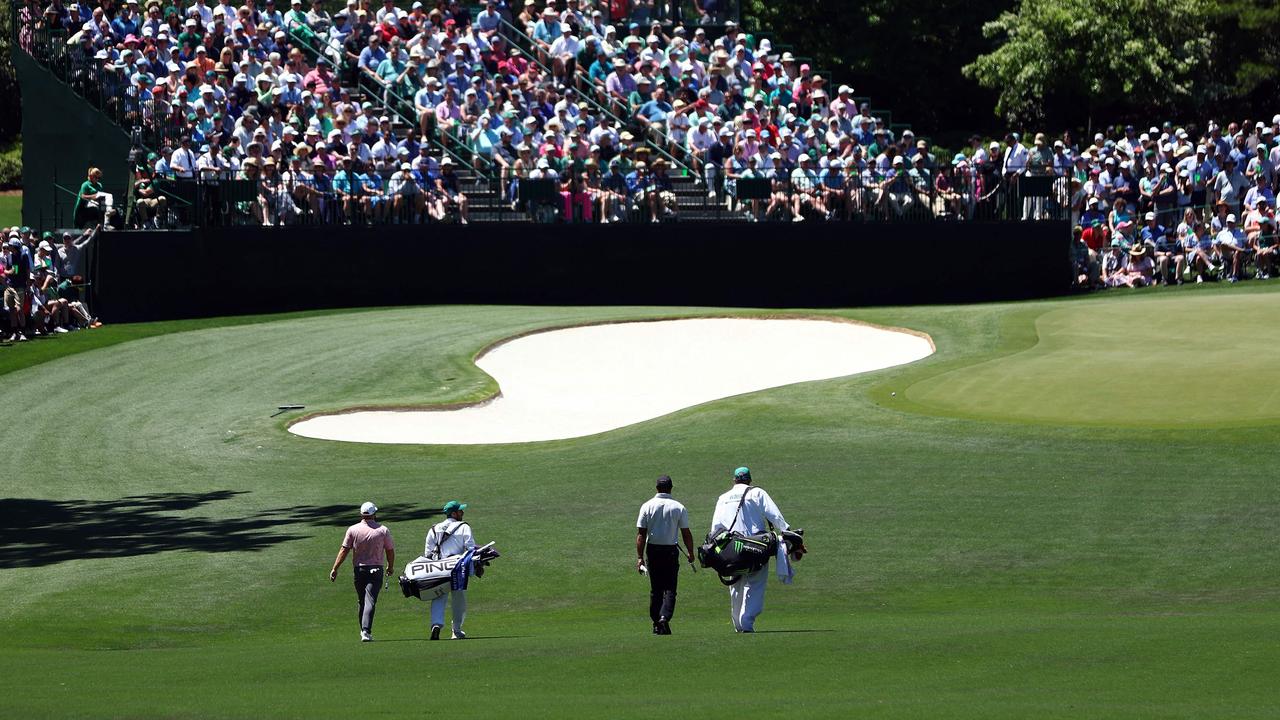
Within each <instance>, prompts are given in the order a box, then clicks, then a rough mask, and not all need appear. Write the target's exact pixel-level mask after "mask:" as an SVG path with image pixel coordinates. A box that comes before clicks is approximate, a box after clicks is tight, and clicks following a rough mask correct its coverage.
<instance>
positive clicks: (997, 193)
mask: <svg viewBox="0 0 1280 720" xmlns="http://www.w3.org/2000/svg"><path fill="white" fill-rule="evenodd" d="M402 1H404V0H381V2H375V1H373V0H347V2H346V6H345V8H342V9H340V10H338V11H336V12H333V13H330V12H329V11H328V10H326V5H325V4H324V3H322V2H320V0H310V4H309V7H307V6H304V2H303V0H289V7H288V9H285V8H283V7H277V4H276V1H275V0H246V2H245V3H244V4H243V5H236V4H233V3H232V2H231V0H218V2H217V4H208V3H207V2H206V0H195V2H193V3H189V4H188V3H186V2H183V3H180V4H174V3H173V2H172V0H150V1H149V2H146V3H145V4H144V5H141V6H140V5H139V2H138V0H125V1H124V2H123V3H120V2H117V1H116V0H102V1H101V2H100V3H99V4H97V5H88V4H79V5H77V4H69V5H64V4H63V2H62V0H53V2H52V3H51V4H49V5H48V6H40V5H37V4H35V3H34V0H32V4H30V5H28V6H26V9H25V12H26V13H27V18H28V20H29V21H30V22H31V27H33V28H43V29H46V30H53V31H55V32H59V33H65V38H61V37H60V41H62V42H64V43H65V44H66V45H67V47H68V53H69V54H70V55H71V57H72V58H73V60H74V61H73V62H72V65H73V66H75V67H84V68H87V72H89V73H97V75H96V77H99V78H100V79H101V83H99V85H100V86H101V87H105V88H106V89H105V90H103V91H102V93H101V94H102V100H103V102H105V103H107V104H111V105H113V107H115V108H117V110H118V112H117V115H119V116H122V117H125V118H129V119H131V120H130V122H131V123H132V124H134V125H138V126H140V127H141V128H143V130H144V132H143V135H144V137H147V138H154V141H153V142H152V143H151V146H152V147H153V148H154V150H155V152H151V153H148V154H146V156H145V158H141V162H140V163H139V169H138V173H137V177H136V178H134V186H133V188H132V192H131V193H130V195H131V196H132V199H133V203H134V204H133V208H134V215H133V217H134V220H135V222H136V223H139V224H142V225H163V224H164V223H165V222H166V218H167V217H169V216H170V215H172V213H174V212H175V211H176V210H175V207H174V206H175V204H176V203H174V202H172V201H171V200H172V198H171V197H170V195H169V194H168V193H167V191H166V190H165V188H166V184H165V183H166V182H167V181H170V180H195V179H204V180H232V179H236V180H242V181H248V182H247V184H248V186H249V187H250V188H251V190H250V191H248V192H244V193H239V194H228V195H227V196H226V197H225V198H224V199H225V200H226V202H227V204H226V207H228V208H230V209H231V210H233V211H235V212H239V213H242V214H244V215H246V216H248V217H249V218H250V219H251V221H252V222H256V223H262V224H284V223H291V222H297V221H303V220H305V219H307V218H321V219H323V220H325V221H333V222H428V221H444V220H450V221H457V222H464V223H465V222H467V221H468V218H469V215H470V205H471V202H470V198H469V197H468V192H467V191H466V190H467V188H468V185H467V183H466V178H468V177H471V176H473V175H482V176H485V177H488V178H490V179H491V181H492V182H493V183H494V186H495V187H496V188H497V189H498V190H497V192H498V194H499V195H500V196H501V201H502V202H503V203H505V204H510V205H511V206H512V207H515V208H519V209H526V210H534V209H535V205H534V203H531V202H530V201H529V200H527V198H526V195H527V193H526V192H525V191H524V190H528V186H529V185H531V184H533V183H532V181H541V184H542V186H543V187H544V188H545V187H546V185H547V184H548V183H550V184H551V185H552V186H553V191H552V192H551V193H549V194H544V196H543V197H542V198H541V200H540V202H541V203H542V205H541V206H540V207H541V208H542V209H546V208H547V207H550V208H551V209H552V210H553V211H554V213H555V215H557V216H559V217H561V218H564V219H578V220H583V221H588V222H594V221H598V222H601V223H607V222H616V221H623V220H641V221H650V222H659V221H661V220H663V219H666V218H671V217H675V216H677V215H678V214H679V213H680V212H681V209H682V203H681V202H680V201H679V200H680V197H679V194H678V192H677V191H678V189H679V187H680V186H681V184H682V183H683V185H684V186H686V187H687V186H688V184H689V183H690V182H693V183H696V184H697V185H698V187H699V188H700V189H698V190H697V192H698V193H705V196H706V201H705V204H706V205H710V206H715V207H719V208H727V209H728V210H729V211H731V212H733V213H741V216H742V217H743V218H745V219H750V220H762V219H773V220H787V221H792V222H804V221H806V220H823V219H853V218H855V217H857V218H866V217H879V218H898V217H903V218H937V217H944V218H955V219H988V218H1011V219H1038V218H1047V217H1056V218H1064V217H1068V216H1069V217H1070V219H1071V220H1072V224H1073V225H1074V226H1076V227H1077V231H1076V244H1075V253H1076V254H1075V262H1076V269H1077V271H1078V276H1079V281H1080V283H1081V284H1084V285H1092V286H1115V285H1144V284H1152V283H1159V282H1182V281H1184V280H1190V279H1195V280H1197V281H1203V280H1204V279H1214V278H1218V279H1225V280H1228V281H1235V280H1238V279H1241V278H1244V277H1246V276H1255V277H1269V276H1271V275H1273V274H1274V273H1275V272H1276V271H1275V268H1274V262H1273V259H1272V258H1273V254H1274V250H1273V247H1274V245H1273V243H1274V237H1275V220H1274V202H1275V201H1274V197H1275V192H1276V190H1277V189H1280V143H1278V142H1277V137H1278V136H1280V115H1277V116H1275V117H1273V118H1271V122H1270V123H1267V122H1264V121H1252V120H1250V121H1244V122H1238V123H1237V122H1228V123H1225V124H1220V123H1218V122H1216V121H1212V120H1211V121H1209V122H1207V123H1205V125H1204V126H1203V127H1196V126H1186V127H1177V126H1175V125H1173V124H1171V123H1164V124H1163V125H1159V126H1152V127H1150V128H1149V129H1146V130H1142V129H1139V128H1135V127H1132V126H1129V127H1124V128H1114V129H1107V130H1104V131H1102V132H1098V133H1097V134H1095V135H1094V136H1093V137H1092V138H1085V139H1083V140H1081V141H1078V140H1077V139H1076V138H1074V137H1073V136H1072V135H1071V134H1069V133H1066V134H1063V135H1061V136H1058V137H1054V138H1049V137H1047V136H1046V135H1044V134H1035V135H1033V136H1030V137H1025V138H1024V137H1022V136H1021V135H1019V134H1018V133H1009V134H1008V135H1007V136H1006V137H1004V138H1002V139H1000V140H994V141H989V140H983V139H981V138H978V137H974V138H972V139H971V141H970V143H969V147H968V148H963V149H962V151H961V152H956V153H947V154H944V155H943V157H941V158H940V157H938V156H937V155H936V154H935V152H934V150H935V149H934V148H933V147H931V145H930V143H929V142H928V141H927V140H926V139H925V138H918V137H916V136H915V135H914V134H913V133H912V131H911V130H909V129H904V130H902V131H901V132H895V131H894V129H893V128H891V127H889V125H888V124H887V123H885V122H883V121H882V119H881V118H879V117H877V116H876V114H875V113H874V112H873V111H872V110H871V108H870V106H869V105H868V103H867V102H866V101H865V99H862V100H859V99H858V98H856V96H855V94H854V93H855V91H854V88H852V87H849V86H848V85H839V86H833V85H831V84H829V83H828V80H827V78H824V77H823V76H822V75H821V74H819V73H817V72H815V71H814V70H813V68H811V67H810V66H809V65H808V64H806V63H805V62H803V61H800V60H799V59H797V58H796V57H795V56H794V55H793V54H792V53H791V52H789V51H783V52H775V51H774V48H773V45H772V42H771V41H770V40H769V39H768V38H757V37H755V36H753V35H752V34H750V33H747V32H744V31H743V30H742V29H741V28H739V27H738V26H737V25H736V24H735V23H734V22H733V20H732V19H729V18H728V17H727V16H725V15H724V14H723V10H724V8H723V3H720V2H717V1H716V0H699V1H698V2H694V3H685V5H684V6H683V7H681V5H680V4H679V3H669V2H661V3H652V2H649V3H645V2H636V3H629V2H611V3H609V4H608V5H607V6H605V5H604V4H602V3H600V4H598V3H593V2H591V1H590V0H567V1H566V0H527V2H519V0H516V2H514V3H512V4H510V5H509V4H508V3H507V2H506V0H489V2H486V3H485V4H484V6H483V8H482V9H480V10H479V11H478V12H475V13H473V12H472V10H471V9H470V8H469V7H468V6H464V5H461V4H459V3H458V2H457V1H456V0H435V1H434V2H428V3H427V4H425V5H424V3H423V2H420V1H415V2H413V3H412V4H411V5H410V6H409V7H407V8H406V7H401V6H400V5H399V4H397V3H398V2H402ZM690 9H692V12H690ZM695 15H696V17H694V16H695ZM684 20H688V21H689V22H688V25H686V24H685V23H684V22H683V21H684ZM650 21H651V22H650ZM24 27H25V26H24ZM32 37H34V35H33V34H31V33H28V34H27V36H26V41H27V42H30V41H31V38H32ZM85 77H86V78H88V77H89V76H88V75H86V76H85ZM126 125H127V126H129V125H130V123H129V122H126ZM686 174H687V175H688V176H689V177H688V178H686V177H685V176H686ZM522 185H524V186H526V187H525V188H524V190H522ZM470 187H477V186H474V185H473V186H470ZM684 197H685V198H686V206H687V197H688V193H687V192H686V193H685V196H684ZM77 219H78V221H79V222H81V223H82V224H87V223H93V222H96V221H98V220H100V219H101V218H100V217H98V216H96V215H94V214H92V213H91V214H88V215H86V216H83V217H79V218H77Z"/></svg>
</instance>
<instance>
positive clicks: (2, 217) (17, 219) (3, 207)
mask: <svg viewBox="0 0 1280 720" xmlns="http://www.w3.org/2000/svg"><path fill="white" fill-rule="evenodd" d="M21 224H22V196H21V195H5V194H0V227H11V226H13V225H21Z"/></svg>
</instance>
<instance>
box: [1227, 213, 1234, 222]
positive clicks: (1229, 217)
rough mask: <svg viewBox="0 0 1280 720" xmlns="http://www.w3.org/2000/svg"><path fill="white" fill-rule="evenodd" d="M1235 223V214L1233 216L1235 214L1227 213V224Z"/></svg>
mask: <svg viewBox="0 0 1280 720" xmlns="http://www.w3.org/2000/svg"><path fill="white" fill-rule="evenodd" d="M1235 221H1236V214H1235V213H1227V222H1231V223H1233V222H1235Z"/></svg>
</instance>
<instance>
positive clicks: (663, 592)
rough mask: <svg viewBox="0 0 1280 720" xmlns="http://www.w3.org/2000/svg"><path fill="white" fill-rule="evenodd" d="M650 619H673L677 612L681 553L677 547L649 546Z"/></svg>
mask: <svg viewBox="0 0 1280 720" xmlns="http://www.w3.org/2000/svg"><path fill="white" fill-rule="evenodd" d="M645 554H646V555H647V556H648V557H649V618H650V619H651V620H653V621H654V622H658V619H659V618H666V619H667V620H670V619H671V616H672V615H674V614H675V612H676V581H677V580H678V579H679V577H680V551H679V548H678V547H676V546H675V545H649V546H648V547H647V548H645Z"/></svg>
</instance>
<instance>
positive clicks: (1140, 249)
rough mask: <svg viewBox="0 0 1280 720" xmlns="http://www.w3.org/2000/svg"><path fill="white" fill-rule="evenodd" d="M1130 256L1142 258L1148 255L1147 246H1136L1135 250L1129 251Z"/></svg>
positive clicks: (1141, 244) (1142, 244)
mask: <svg viewBox="0 0 1280 720" xmlns="http://www.w3.org/2000/svg"><path fill="white" fill-rule="evenodd" d="M1129 254H1130V255H1132V256H1133V257H1142V256H1143V255H1146V254H1147V246H1146V244H1145V243H1138V244H1137V245H1134V246H1133V249H1132V250H1130V251H1129Z"/></svg>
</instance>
